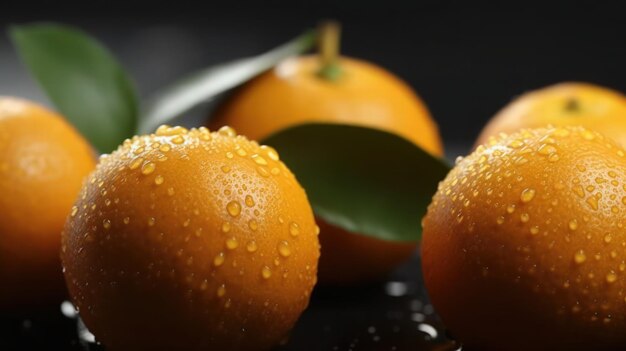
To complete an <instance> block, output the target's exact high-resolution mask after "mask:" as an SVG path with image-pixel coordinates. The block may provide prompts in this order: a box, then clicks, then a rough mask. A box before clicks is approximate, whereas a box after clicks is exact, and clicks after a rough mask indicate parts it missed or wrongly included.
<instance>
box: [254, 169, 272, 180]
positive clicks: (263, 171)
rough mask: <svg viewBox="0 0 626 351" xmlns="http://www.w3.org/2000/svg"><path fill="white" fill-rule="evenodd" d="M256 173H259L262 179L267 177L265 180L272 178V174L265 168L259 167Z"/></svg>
mask: <svg viewBox="0 0 626 351" xmlns="http://www.w3.org/2000/svg"><path fill="white" fill-rule="evenodd" d="M256 171H257V173H259V175H260V176H261V177H265V178H267V177H269V176H270V172H268V170H267V168H265V167H262V166H258V167H257V168H256Z"/></svg>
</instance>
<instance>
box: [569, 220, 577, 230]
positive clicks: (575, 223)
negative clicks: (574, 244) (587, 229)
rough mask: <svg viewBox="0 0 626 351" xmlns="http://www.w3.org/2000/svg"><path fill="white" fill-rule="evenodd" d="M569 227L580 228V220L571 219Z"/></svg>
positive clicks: (571, 228) (572, 228)
mask: <svg viewBox="0 0 626 351" xmlns="http://www.w3.org/2000/svg"><path fill="white" fill-rule="evenodd" d="M569 229H570V230H576V229H578V221H577V220H575V219H572V220H571V221H569Z"/></svg>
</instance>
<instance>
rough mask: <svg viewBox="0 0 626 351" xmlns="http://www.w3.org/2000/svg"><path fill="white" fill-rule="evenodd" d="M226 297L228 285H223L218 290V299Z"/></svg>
mask: <svg viewBox="0 0 626 351" xmlns="http://www.w3.org/2000/svg"><path fill="white" fill-rule="evenodd" d="M224 295H226V285H224V284H222V285H220V286H219V287H218V288H217V297H224Z"/></svg>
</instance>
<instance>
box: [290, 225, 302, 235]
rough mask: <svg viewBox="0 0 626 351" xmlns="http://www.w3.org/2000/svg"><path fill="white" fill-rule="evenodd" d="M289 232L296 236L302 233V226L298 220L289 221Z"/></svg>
mask: <svg viewBox="0 0 626 351" xmlns="http://www.w3.org/2000/svg"><path fill="white" fill-rule="evenodd" d="M289 234H291V236H293V237H296V236H298V234H300V226H299V225H298V223H296V222H291V223H289Z"/></svg>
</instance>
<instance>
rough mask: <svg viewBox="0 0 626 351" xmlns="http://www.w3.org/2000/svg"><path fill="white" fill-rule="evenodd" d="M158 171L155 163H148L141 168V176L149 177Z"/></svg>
mask: <svg viewBox="0 0 626 351" xmlns="http://www.w3.org/2000/svg"><path fill="white" fill-rule="evenodd" d="M155 169H156V165H155V164H154V163H153V162H150V161H148V162H146V163H144V164H143V166H141V174H144V175H147V174H150V173H152V172H154V170H155Z"/></svg>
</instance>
